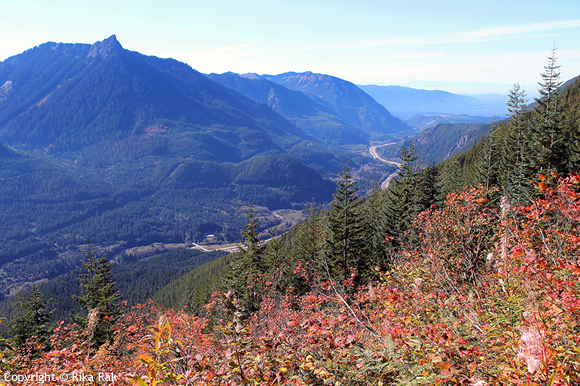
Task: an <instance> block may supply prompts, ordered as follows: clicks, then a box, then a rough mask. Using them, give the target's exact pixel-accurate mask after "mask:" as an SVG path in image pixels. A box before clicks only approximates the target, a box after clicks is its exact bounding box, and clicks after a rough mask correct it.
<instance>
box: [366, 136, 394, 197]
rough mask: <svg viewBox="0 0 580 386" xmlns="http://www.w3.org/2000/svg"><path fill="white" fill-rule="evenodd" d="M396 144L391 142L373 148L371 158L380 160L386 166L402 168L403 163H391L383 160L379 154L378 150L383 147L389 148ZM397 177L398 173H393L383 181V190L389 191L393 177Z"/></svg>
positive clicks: (370, 150)
mask: <svg viewBox="0 0 580 386" xmlns="http://www.w3.org/2000/svg"><path fill="white" fill-rule="evenodd" d="M394 143H397V142H389V143H383V144H382V145H375V146H371V148H370V149H369V152H370V153H371V157H373V158H375V159H378V160H379V161H382V162H384V163H386V164H389V165H393V166H396V167H400V166H401V163H400V162H395V161H389V160H387V159H384V158H382V157H381V156H380V155H379V154H378V153H377V148H379V147H383V146H387V145H392V144H394ZM396 175H397V173H391V174H390V175H389V177H388V178H387V179H386V180H385V181H383V183H382V184H381V189H383V190H384V189H387V188H388V187H389V184H390V183H391V181H392V180H393V177H395V176H396Z"/></svg>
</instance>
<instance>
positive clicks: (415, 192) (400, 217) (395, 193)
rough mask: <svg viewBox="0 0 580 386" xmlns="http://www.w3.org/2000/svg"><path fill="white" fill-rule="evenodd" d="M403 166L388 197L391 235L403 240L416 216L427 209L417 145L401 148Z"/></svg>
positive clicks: (387, 204)
mask: <svg viewBox="0 0 580 386" xmlns="http://www.w3.org/2000/svg"><path fill="white" fill-rule="evenodd" d="M399 158H400V159H401V165H400V166H399V167H398V171H397V176H396V177H395V178H394V179H393V182H392V183H391V186H389V190H388V191H387V197H386V216H387V218H388V221H389V223H390V229H389V230H388V232H389V235H390V236H393V237H398V238H401V237H402V236H403V234H404V233H405V231H406V230H411V228H412V225H413V224H412V222H413V217H414V216H415V214H417V213H419V212H421V211H422V210H424V209H425V207H424V204H423V199H424V197H423V188H424V185H423V183H422V166H421V164H420V161H419V156H418V155H417V154H416V153H415V145H414V144H413V143H412V142H411V144H410V145H409V147H405V146H403V147H401V150H400V156H399Z"/></svg>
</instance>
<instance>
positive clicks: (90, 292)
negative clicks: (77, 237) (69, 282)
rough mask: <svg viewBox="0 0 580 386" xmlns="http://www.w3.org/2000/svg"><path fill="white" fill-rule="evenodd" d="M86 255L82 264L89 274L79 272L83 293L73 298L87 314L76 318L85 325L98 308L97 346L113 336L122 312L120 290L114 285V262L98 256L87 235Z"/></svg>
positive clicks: (95, 340) (95, 335) (95, 333)
mask: <svg viewBox="0 0 580 386" xmlns="http://www.w3.org/2000/svg"><path fill="white" fill-rule="evenodd" d="M84 254H85V256H86V257H87V259H86V260H85V261H84V262H82V266H83V268H85V270H86V273H82V274H80V275H79V277H78V278H77V280H78V282H79V283H80V287H81V296H76V295H75V296H73V298H74V299H75V300H76V301H77V302H79V303H80V304H81V307H82V308H83V310H84V311H85V312H86V313H87V315H84V316H76V317H74V319H75V321H76V322H77V323H79V324H80V325H81V326H82V327H83V328H84V327H86V326H87V323H88V314H89V313H90V312H91V311H92V310H95V309H96V310H98V321H97V324H96V327H95V332H94V334H93V336H94V341H93V342H94V344H95V345H96V346H97V347H98V346H100V345H102V344H103V343H105V342H106V341H108V340H110V339H111V338H112V336H113V327H114V325H115V319H116V318H117V317H118V316H119V315H120V314H121V309H120V307H119V304H118V303H117V302H118V300H119V291H118V290H117V288H116V287H115V281H114V274H113V271H112V268H111V263H110V262H109V261H108V259H107V258H106V257H104V256H103V257H97V256H96V252H95V250H93V249H92V245H91V241H90V239H89V238H88V237H87V249H86V250H85V251H84Z"/></svg>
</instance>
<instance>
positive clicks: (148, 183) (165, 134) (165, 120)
mask: <svg viewBox="0 0 580 386" xmlns="http://www.w3.org/2000/svg"><path fill="white" fill-rule="evenodd" d="M0 84H1V85H3V86H2V88H1V90H2V91H1V94H0V141H2V144H0V157H2V158H1V161H2V165H1V166H2V167H1V168H0V174H1V175H0V191H2V192H3V195H2V197H1V205H2V210H1V211H0V224H1V225H0V227H2V229H3V230H4V232H3V233H2V235H0V263H1V264H2V266H1V268H2V270H3V273H4V276H3V279H2V283H1V285H0V291H2V292H5V293H8V292H10V291H13V290H17V289H18V288H19V285H20V284H23V283H25V282H26V281H30V280H39V279H42V278H51V277H54V276H56V275H58V274H62V273H63V272H66V271H67V270H69V269H71V267H73V266H76V265H78V260H79V258H80V257H81V254H80V253H79V248H80V246H81V245H82V244H83V240H85V239H86V236H87V233H90V234H91V235H92V237H93V238H94V242H95V243H96V244H97V245H98V246H100V247H102V248H105V249H103V251H108V252H107V253H109V254H110V256H115V255H117V254H119V253H121V252H122V251H123V249H125V248H130V247H133V246H137V245H147V244H150V243H153V242H166V243H168V242H179V243H182V242H186V241H203V240H204V239H205V235H206V234H215V235H217V236H216V237H218V239H219V240H222V241H225V240H228V241H236V240H237V239H238V235H239V229H240V227H241V225H242V224H243V218H241V217H240V216H241V214H242V213H243V211H244V209H243V207H244V206H246V205H247V204H248V203H249V202H253V203H254V204H255V205H260V206H262V207H266V208H269V209H270V210H275V209H280V208H295V209H299V208H302V207H304V206H306V205H307V203H308V202H310V201H311V200H312V199H313V198H314V199H316V200H318V201H319V202H327V201H329V200H330V199H331V192H332V183H330V182H329V181H328V180H326V179H324V178H323V177H322V175H321V174H320V173H324V174H325V175H326V176H327V175H329V174H334V173H335V172H336V171H337V170H339V168H340V165H341V164H342V162H343V161H342V160H343V159H344V158H345V157H350V156H351V155H350V154H349V153H348V152H345V151H342V152H336V151H331V150H329V149H327V148H326V147H325V146H324V145H323V144H322V143H321V141H319V140H318V139H317V138H315V137H313V136H311V135H309V134H307V133H305V132H304V131H303V130H301V129H299V128H298V127H296V126H295V125H294V124H292V123H291V122H289V121H288V120H287V119H285V118H284V117H283V116H281V115H280V114H278V113H276V112H275V111H273V110H272V109H271V108H269V107H268V106H267V105H266V104H264V103H261V102H259V101H257V100H255V99H250V98H248V97H246V96H244V95H242V94H240V93H238V92H236V91H234V90H232V89H230V88H227V87H224V86H222V85H220V84H218V83H216V82H213V81H211V80H209V79H208V78H207V77H206V76H204V75H202V74H200V73H198V72H197V71H195V70H193V69H192V68H191V67H189V66H188V65H186V64H184V63H180V62H178V61H175V60H172V59H159V58H156V57H151V56H145V55H141V54H139V53H137V52H132V51H128V50H125V49H123V48H122V46H121V45H120V43H119V42H118V41H117V40H116V38H115V36H111V37H110V38H108V39H106V40H104V41H102V42H97V43H95V44H93V45H88V44H63V43H58V44H57V43H45V44H43V45H40V46H38V47H35V48H32V49H30V50H28V51H26V52H23V53H22V54H20V55H16V56H14V57H11V58H8V59H7V60H5V61H4V62H2V63H0ZM358 159H359V161H363V160H362V158H361V157H358ZM302 161H303V162H302ZM363 162H364V161H363ZM308 165H310V166H313V167H315V168H316V170H315V169H313V168H311V167H310V166H308ZM277 221H280V222H282V221H283V220H280V219H278V220H277ZM272 225H275V224H270V225H269V226H272ZM9 288H10V289H9Z"/></svg>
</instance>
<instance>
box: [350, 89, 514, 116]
mask: <svg viewBox="0 0 580 386" xmlns="http://www.w3.org/2000/svg"><path fill="white" fill-rule="evenodd" d="M359 87H360V88H361V89H362V90H363V91H364V92H366V93H367V94H368V95H370V96H371V97H373V98H374V99H375V100H376V101H377V102H379V103H380V104H382V105H383V106H384V107H386V108H387V109H388V110H389V111H390V112H391V114H393V115H394V116H396V117H398V118H400V119H402V120H404V121H405V122H406V121H407V120H408V119H410V118H413V117H414V116H416V115H423V114H447V115H449V114H460V115H468V116H476V117H491V118H494V117H495V118H499V119H503V118H504V117H505V115H506V113H507V108H506V102H507V96H506V95H498V94H484V95H459V94H453V93H450V92H447V91H441V90H421V89H415V88H410V87H402V86H377V85H359ZM406 123H407V122H406ZM461 123H464V122H461Z"/></svg>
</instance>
